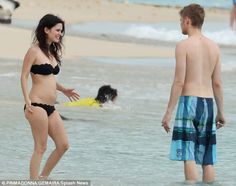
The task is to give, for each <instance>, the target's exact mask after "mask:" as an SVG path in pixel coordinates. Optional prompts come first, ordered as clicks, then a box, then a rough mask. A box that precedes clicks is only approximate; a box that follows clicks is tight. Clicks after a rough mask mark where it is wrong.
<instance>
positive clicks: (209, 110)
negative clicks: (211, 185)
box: [162, 4, 225, 183]
mask: <svg viewBox="0 0 236 186" xmlns="http://www.w3.org/2000/svg"><path fill="white" fill-rule="evenodd" d="M180 17H181V18H180V22H181V29H182V33H183V34H184V35H188V38H187V39H185V40H183V41H180V42H179V43H178V44H177V46H176V50H175V55H176V57H175V58H176V66H175V77H174V81H173V85H172V88H171V93H170V98H169V103H168V107H167V110H166V113H165V115H164V117H163V119H162V126H163V127H164V129H165V131H166V132H167V133H168V132H170V120H171V115H172V112H173V110H174V108H175V106H176V104H177V100H178V99H179V103H178V108H177V113H176V118H175V123H174V128H173V136H172V143H171V152H170V159H171V160H179V161H184V173H185V179H186V181H190V182H195V181H197V179H198V172H197V168H196V164H200V165H202V169H203V177H202V179H203V182H207V183H208V182H213V181H214V179H215V173H214V167H213V165H214V164H215V162H216V129H219V128H221V127H223V126H224V124H225V118H224V113H223V90H222V83H221V62H220V51H219V47H218V46H217V45H216V44H215V43H214V42H213V41H211V40H210V39H208V38H206V37H205V36H204V35H202V33H201V27H202V24H203V22H204V17H205V12H204V9H203V8H202V7H201V6H200V5H198V4H190V5H188V6H186V7H184V8H183V9H182V10H181V11H180ZM213 97H214V98H215V101H216V106H217V114H216V116H215V115H214V111H213Z"/></svg>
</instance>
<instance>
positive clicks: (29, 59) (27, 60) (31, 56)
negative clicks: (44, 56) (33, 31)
mask: <svg viewBox="0 0 236 186" xmlns="http://www.w3.org/2000/svg"><path fill="white" fill-rule="evenodd" d="M36 52H37V51H36V49H35V48H33V47H31V48H30V49H29V50H28V51H27V53H26V55H25V57H24V61H23V66H22V71H21V88H22V93H23V96H24V100H25V104H26V108H28V107H29V111H31V109H30V105H31V100H30V98H29V94H28V87H27V82H28V77H29V73H30V69H31V66H32V64H33V63H34V61H35V58H36Z"/></svg>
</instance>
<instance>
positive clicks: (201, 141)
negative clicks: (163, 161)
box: [170, 96, 216, 165]
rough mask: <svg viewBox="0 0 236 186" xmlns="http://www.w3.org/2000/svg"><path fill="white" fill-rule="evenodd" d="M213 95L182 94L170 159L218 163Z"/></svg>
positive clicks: (201, 163)
mask: <svg viewBox="0 0 236 186" xmlns="http://www.w3.org/2000/svg"><path fill="white" fill-rule="evenodd" d="M214 118H215V117H214V110H213V99H212V98H201V97H196V96H180V98H179V103H178V108H177V113H176V118H175V123H174V128H173V136H172V142H171V150H170V159H171V160H179V161H188V160H195V162H196V163H197V164H200V165H213V164H214V163H216V124H215V119H214Z"/></svg>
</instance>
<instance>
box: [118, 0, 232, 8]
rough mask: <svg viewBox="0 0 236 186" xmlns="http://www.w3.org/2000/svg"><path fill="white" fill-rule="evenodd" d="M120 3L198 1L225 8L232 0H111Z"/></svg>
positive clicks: (179, 2)
mask: <svg viewBox="0 0 236 186" xmlns="http://www.w3.org/2000/svg"><path fill="white" fill-rule="evenodd" d="M113 1H114V2H121V3H137V4H150V5H161V6H172V7H175V6H186V5H187V4H190V3H198V4H200V5H202V6H203V7H207V8H226V9H229V8H231V7H232V0H113Z"/></svg>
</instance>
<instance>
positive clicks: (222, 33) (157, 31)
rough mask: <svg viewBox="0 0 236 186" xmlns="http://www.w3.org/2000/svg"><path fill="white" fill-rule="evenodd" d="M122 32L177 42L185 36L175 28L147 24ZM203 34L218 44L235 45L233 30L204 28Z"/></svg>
mask: <svg viewBox="0 0 236 186" xmlns="http://www.w3.org/2000/svg"><path fill="white" fill-rule="evenodd" d="M124 34H125V35H127V36H130V37H135V38H137V39H153V40H159V41H165V42H178V41H180V40H182V39H184V38H186V36H184V35H182V34H181V33H180V31H179V30H177V29H176V30H174V29H167V28H165V27H162V28H154V27H152V26H149V25H131V26H130V27H129V28H127V29H126V30H125V31H124ZM203 34H204V35H206V36H207V37H209V38H210V39H212V40H213V41H215V42H216V43H218V44H219V45H227V46H236V32H235V31H233V30H230V29H223V30H217V31H210V30H205V31H203Z"/></svg>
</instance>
